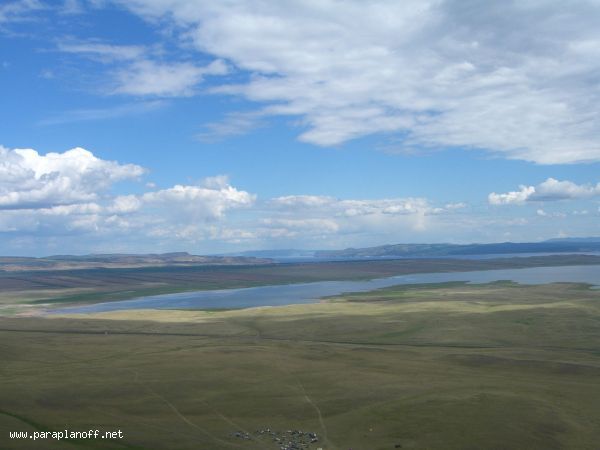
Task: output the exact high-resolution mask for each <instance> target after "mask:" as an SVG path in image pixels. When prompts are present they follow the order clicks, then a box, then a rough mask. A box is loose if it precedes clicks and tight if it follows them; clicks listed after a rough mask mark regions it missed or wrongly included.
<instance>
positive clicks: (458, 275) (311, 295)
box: [50, 265, 600, 313]
mask: <svg viewBox="0 0 600 450" xmlns="http://www.w3.org/2000/svg"><path fill="white" fill-rule="evenodd" d="M499 280H510V281H515V282H517V283H521V284H546V283H555V282H572V283H588V284H592V285H595V286H597V285H600V265H593V266H561V267H531V268H527V269H503V270H482V271H473V272H452V273H420V274H413V275H399V276H394V277H388V278H377V279H374V280H368V281H320V282H315V283H300V284H284V285H274V286H260V287H253V288H243V289H223V290H214V291H194V292H184V293H180V294H165V295H153V296H147V297H139V298H135V299H132V300H123V301H117V302H107V303H96V304H93V305H86V306H78V307H71V308H61V309H56V310H53V311H51V312H50V313H59V312H60V313H67V312H68V313H91V312H102V311H118V310H126V309H218V308H251V307H255V306H281V305H290V304H298V303H315V302H318V301H319V299H320V298H322V297H326V296H330V295H339V294H343V293H347V292H365V291H371V290H373V289H378V288H384V287H389V286H395V285H402V284H429V283H445V282H449V281H465V282H468V283H490V282H493V281H499Z"/></svg>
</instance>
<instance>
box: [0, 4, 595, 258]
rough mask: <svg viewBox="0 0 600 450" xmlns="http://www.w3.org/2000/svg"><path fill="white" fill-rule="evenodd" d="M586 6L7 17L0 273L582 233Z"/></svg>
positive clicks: (587, 130)
mask: <svg viewBox="0 0 600 450" xmlns="http://www.w3.org/2000/svg"><path fill="white" fill-rule="evenodd" d="M598 19H600V6H598V5H597V3H595V2H585V1H581V2H575V3H573V4H569V5H566V4H564V3H563V2H545V3H539V2H527V1H525V2H518V4H512V3H510V2H500V1H499V2H491V3H486V4H485V5H483V4H477V3H471V2H462V1H460V2H459V1H436V2H427V1H414V2H412V1H407V2H394V1H372V2H368V3H365V2H359V1H356V2H353V1H349V2H343V3H342V2H336V1H323V2H311V1H300V0H293V1H290V2H286V3H285V4H284V3H282V2H268V1H267V2H257V1H243V0H236V1H223V2H205V1H191V0H186V1H183V0H131V1H116V0H115V1H109V0H106V1H105V0H67V1H59V0H53V1H50V0H47V1H44V0H8V1H5V2H2V3H1V4H0V98H1V99H2V103H1V104H2V108H0V146H1V147H0V253H1V254H13V255H46V254H54V253H89V252H120V251H122V252H156V251H173V250H185V251H190V252H194V253H213V252H229V251H241V250H248V249H270V248H292V247H293V248H307V249H319V248H343V247H349V246H354V247H359V246H369V245H379V244H385V243H398V242H456V243H466V242H498V241H507V240H511V241H537V240H542V239H548V238H554V237H561V236H573V237H575V236H597V235H600V229H599V225H598V224H599V221H598V219H599V215H600V214H599V206H600V184H599V182H600V176H599V174H598V169H599V167H600V165H599V161H600V121H599V115H598V106H597V105H598V104H600V103H599V101H600V78H599V76H598V73H600V70H599V69H600V63H599V62H598V61H600V58H599V56H600V32H598V31H597V26H596V25H597V23H598Z"/></svg>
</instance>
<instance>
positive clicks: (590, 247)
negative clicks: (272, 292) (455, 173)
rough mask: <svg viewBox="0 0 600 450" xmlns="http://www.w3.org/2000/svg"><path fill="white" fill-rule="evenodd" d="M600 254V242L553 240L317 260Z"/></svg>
mask: <svg viewBox="0 0 600 450" xmlns="http://www.w3.org/2000/svg"><path fill="white" fill-rule="evenodd" d="M586 252H590V253H597V252H600V238H596V237H590V238H566V239H551V240H548V241H543V242H500V243H495V244H466V245H460V244H393V245H381V246H378V247H367V248H347V249H345V250H320V251H317V252H315V257H318V258H378V257H387V258H390V257H403V258H406V257H433V258H434V257H446V256H467V255H500V254H519V253H586Z"/></svg>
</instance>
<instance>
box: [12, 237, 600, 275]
mask: <svg viewBox="0 0 600 450" xmlns="http://www.w3.org/2000/svg"><path fill="white" fill-rule="evenodd" d="M543 253H600V238H598V237H588V238H565V239H550V240H548V241H543V242H501V243H495V244H466V245H460V244H392V245H380V246H377V247H367V248H347V249H344V250H296V249H284V250H255V251H246V252H241V253H235V254H227V255H209V256H200V255H191V254H189V253H187V252H175V253H156V254H155V253H149V254H128V253H114V254H113V253H109V254H91V255H52V256H46V257H43V258H30V257H14V256H0V271H4V272H12V271H24V270H74V269H98V268H106V269H111V268H140V267H163V266H164V267H167V266H169V267H174V266H177V267H185V266H214V265H223V266H224V265H229V266H235V265H259V264H271V263H274V262H285V261H287V262H311V261H314V262H316V261H326V260H344V259H348V260H352V259H369V258H442V257H447V258H451V257H453V256H454V257H457V258H458V257H465V256H477V255H504V254H512V255H515V254H543Z"/></svg>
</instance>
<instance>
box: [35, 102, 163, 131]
mask: <svg viewBox="0 0 600 450" xmlns="http://www.w3.org/2000/svg"><path fill="white" fill-rule="evenodd" d="M167 105H168V103H167V102H166V101H164V100H151V101H144V102H139V103H127V104H124V105H117V106H113V107H108V108H88V109H85V108H84V109H74V110H70V111H62V112H60V113H57V114H55V115H53V116H50V117H48V118H46V119H43V120H41V121H39V122H38V124H39V125H42V126H48V125H61V124H66V123H73V122H88V121H94V120H113V119H119V118H122V117H130V116H138V115H142V114H147V113H150V112H153V111H157V110H159V109H162V108H164V107H166V106H167Z"/></svg>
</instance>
